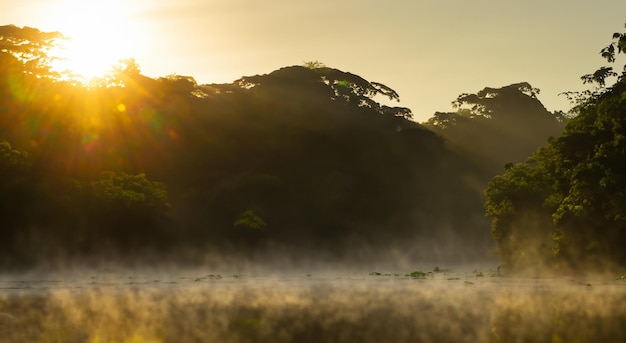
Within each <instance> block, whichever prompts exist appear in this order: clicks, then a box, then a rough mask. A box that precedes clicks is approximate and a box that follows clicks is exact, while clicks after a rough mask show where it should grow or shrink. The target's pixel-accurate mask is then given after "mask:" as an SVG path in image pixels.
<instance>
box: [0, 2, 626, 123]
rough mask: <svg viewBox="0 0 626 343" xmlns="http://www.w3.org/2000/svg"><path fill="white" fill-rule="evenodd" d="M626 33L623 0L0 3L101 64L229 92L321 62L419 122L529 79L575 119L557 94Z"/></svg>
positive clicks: (0, 13) (11, 15) (2, 13)
mask: <svg viewBox="0 0 626 343" xmlns="http://www.w3.org/2000/svg"><path fill="white" fill-rule="evenodd" d="M624 23H626V1H624V0H596V1H590V0H517V1H512V0H476V1H467V0H388V1H380V0H378V1H374V0H317V1H314V2H308V1H307V2H305V1H294V0H264V1H261V0H258V1H257V0H176V1H171V0H103V1H95V0H94V1H80V0H57V1H54V0H20V1H15V0H11V1H9V0H0V25H6V24H15V25H18V26H31V27H36V28H38V29H40V30H43V31H61V32H62V33H64V34H66V35H68V36H72V37H74V38H75V39H74V42H75V43H74V44H75V45H79V46H84V47H85V48H84V49H83V52H82V53H81V54H82V57H81V58H83V59H88V60H92V61H94V63H95V64H98V63H99V64H102V63H104V62H105V61H108V60H110V61H111V62H110V63H112V62H114V61H115V60H117V59H118V58H128V57H133V58H135V59H136V61H137V63H138V64H139V66H140V67H141V70H142V73H143V74H145V75H148V76H151V77H158V76H165V75H169V74H178V75H189V76H193V77H194V78H195V79H196V80H197V81H198V83H222V82H232V81H234V80H235V79H237V78H239V77H241V76H244V75H254V74H264V73H268V72H271V71H273V70H275V69H278V68H280V67H283V66H289V65H297V64H302V63H303V62H304V61H312V60H317V61H320V62H323V63H325V64H326V65H327V66H329V67H334V68H338V69H341V70H344V71H349V72H352V73H355V74H358V75H360V76H362V77H364V78H366V79H368V80H370V81H377V82H381V83H384V84H386V85H387V86H389V87H391V88H393V89H395V90H396V91H397V92H398V93H399V94H400V99H401V102H400V104H399V105H400V106H406V107H409V108H411V109H412V110H413V112H414V117H415V119H416V120H417V121H419V122H422V121H425V120H427V119H428V118H429V117H431V116H432V114H433V113H434V112H435V111H450V110H452V108H451V105H450V102H451V101H452V100H454V99H455V98H456V97H457V96H458V95H459V94H461V93H466V92H468V93H474V92H477V91H479V90H481V89H482V88H484V87H487V86H489V87H500V86H505V85H508V84H511V83H517V82H522V81H527V82H529V83H531V84H532V85H533V86H534V87H537V88H540V89H541V93H540V95H539V99H540V100H541V101H542V102H543V103H544V105H545V106H546V107H547V108H548V110H551V111H553V110H568V109H569V104H568V102H567V100H566V99H565V98H564V97H563V96H558V93H560V92H564V91H569V90H580V89H582V88H583V86H582V84H581V82H580V78H579V77H580V76H581V75H583V74H586V73H590V72H593V71H595V69H597V68H598V67H599V66H601V65H603V64H604V61H603V60H602V59H601V57H600V56H599V54H598V52H599V51H600V49H601V48H602V47H604V46H605V45H607V44H608V43H609V42H610V40H611V35H612V34H613V32H616V31H619V32H624V31H626V29H625V28H624ZM88 37H93V38H95V39H91V38H88ZM94 42H97V43H98V44H93V43H94ZM83 63H84V62H83ZM623 64H624V63H623V62H622V63H621V65H623ZM92 67H93V66H92Z"/></svg>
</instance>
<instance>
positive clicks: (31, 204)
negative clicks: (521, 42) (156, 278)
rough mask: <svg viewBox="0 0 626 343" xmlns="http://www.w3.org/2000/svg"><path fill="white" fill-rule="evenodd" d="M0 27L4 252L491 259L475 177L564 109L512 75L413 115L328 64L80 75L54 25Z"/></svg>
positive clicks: (534, 137)
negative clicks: (59, 60)
mask: <svg viewBox="0 0 626 343" xmlns="http://www.w3.org/2000/svg"><path fill="white" fill-rule="evenodd" d="M0 30H1V32H0V33H1V34H0V47H1V49H0V59H1V61H2V63H1V64H0V142H3V143H2V144H0V149H1V150H0V152H1V155H0V168H1V169H0V176H1V177H2V180H4V181H3V183H2V186H1V187H2V188H1V189H0V215H1V218H2V226H1V229H0V230H1V232H0V234H1V235H2V240H1V243H0V244H1V245H2V249H1V251H2V252H0V254H2V255H3V259H2V261H3V263H4V265H19V264H24V263H31V262H36V261H37V260H40V259H47V258H50V257H62V258H65V257H67V258H72V257H82V256H90V255H99V254H103V253H109V254H112V253H119V254H121V255H124V256H129V255H133V254H143V253H144V252H147V251H152V252H157V253H159V254H167V253H176V252H180V251H196V252H212V253H213V252H233V251H234V252H237V253H246V254H247V253H251V254H253V253H254V252H256V251H264V250H272V251H278V250H284V251H286V252H297V253H298V254H300V255H304V256H307V255H311V254H314V253H322V252H323V253H324V254H327V255H330V256H334V257H336V258H348V257H349V258H360V257H366V256H367V257H370V258H372V257H375V256H378V255H379V254H385V253H389V252H394V253H396V252H398V253H399V254H401V255H402V256H405V257H406V258H407V259H409V258H442V257H448V258H456V259H462V258H480V257H484V256H486V255H488V254H490V253H491V249H492V247H491V245H492V241H491V238H490V236H489V229H488V228H489V220H488V219H487V218H485V217H484V209H483V204H484V201H485V198H484V195H483V194H482V190H483V189H484V188H485V185H486V184H487V182H488V181H489V180H490V179H491V178H492V177H493V176H494V175H495V174H496V173H498V172H500V171H501V170H502V166H504V165H505V164H506V163H517V162H521V161H523V160H524V158H525V156H527V154H530V153H531V152H532V151H533V150H534V149H536V148H537V147H539V146H541V145H542V144H544V143H545V142H546V139H547V137H548V136H550V135H552V136H558V135H559V134H560V132H561V130H562V128H563V125H564V121H565V118H564V116H563V114H562V113H550V112H548V111H546V110H545V108H544V107H543V106H542V105H541V103H540V102H539V101H538V100H537V98H536V94H537V92H538V90H536V89H534V88H532V86H530V85H529V84H527V83H519V84H514V85H510V86H506V87H502V88H486V89H484V90H482V91H480V92H478V93H477V94H462V95H461V96H459V98H458V99H457V101H456V102H455V104H456V105H457V109H458V110H457V112H454V113H437V114H435V116H434V118H433V119H431V120H429V122H428V123H425V125H420V124H418V123H416V122H414V121H413V120H412V113H411V111H410V110H409V109H407V108H403V107H394V106H385V105H381V104H380V103H379V102H377V101H375V100H374V99H375V97H377V96H384V97H387V98H389V99H390V100H392V101H394V100H398V99H399V96H398V94H397V93H396V92H395V91H394V90H393V89H391V88H389V87H387V86H385V85H383V84H381V83H377V82H370V81H367V80H365V79H363V78H361V77H360V76H357V75H354V74H351V73H348V72H344V71H341V70H337V69H333V68H329V67H325V66H323V65H322V64H320V63H309V64H307V65H305V66H292V67H286V68H282V69H279V70H276V71H274V72H271V73H269V74H265V75H256V76H249V77H242V78H240V79H239V80H236V81H234V82H233V83H229V84H205V85H200V84H197V83H196V82H195V80H194V79H193V78H192V77H188V76H179V75H170V76H167V77H160V78H149V77H146V76H144V75H142V74H141V71H140V68H139V66H138V65H137V64H136V63H135V62H134V61H133V60H127V61H123V62H121V63H120V64H119V65H118V66H117V67H116V68H115V69H114V70H112V72H111V73H110V74H108V75H106V76H104V77H102V78H101V79H99V80H97V81H96V82H93V83H92V84H90V85H88V86H86V85H83V84H80V83H77V82H75V81H73V80H72V79H71V77H68V76H67V75H64V74H62V73H58V72H56V71H54V70H52V69H51V68H50V63H49V58H50V57H49V56H47V54H46V51H47V50H46V48H47V47H49V46H52V45H53V44H54V42H55V40H57V39H61V38H62V36H61V35H60V34H57V33H44V32H40V31H38V30H36V29H31V28H17V27H15V26H2V27H0ZM538 128H540V129H538ZM496 237H497V236H496ZM497 242H499V241H497ZM502 247H503V245H502V244H499V248H500V253H501V254H503V256H505V253H506V252H505V250H506V249H503V248H502Z"/></svg>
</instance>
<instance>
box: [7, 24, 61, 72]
mask: <svg viewBox="0 0 626 343" xmlns="http://www.w3.org/2000/svg"><path fill="white" fill-rule="evenodd" d="M61 39H65V37H64V36H63V35H62V34H61V33H60V32H42V31H39V30H38V29H36V28H32V27H27V26H25V27H22V28H20V27H17V26H15V25H4V26H0V61H3V62H5V63H6V62H9V61H15V62H19V63H20V64H21V66H22V68H23V71H24V73H27V74H32V75H37V76H40V77H56V76H58V72H56V71H53V70H52V69H51V67H50V63H51V61H52V58H53V57H52V56H51V55H50V54H49V51H50V49H51V48H52V47H53V46H54V45H55V44H56V42H57V41H58V40H61ZM5 63H3V64H5ZM2 68H6V66H3V67H2Z"/></svg>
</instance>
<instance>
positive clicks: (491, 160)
mask: <svg viewBox="0 0 626 343" xmlns="http://www.w3.org/2000/svg"><path fill="white" fill-rule="evenodd" d="M538 94H539V89H537V88H534V87H532V86H531V85H530V84H529V83H527V82H520V83H515V84H511V85H508V86H504V87H500V88H492V87H486V88H484V89H482V90H481V91H479V92H477V93H476V94H468V93H464V94H461V95H459V96H458V97H457V99H456V100H454V101H453V102H452V105H453V107H454V108H455V109H456V112H436V113H435V114H434V116H433V117H432V118H430V119H429V120H428V121H427V122H426V123H425V125H426V126H427V127H429V128H430V129H432V130H433V131H435V132H437V133H439V134H441V135H442V136H443V137H444V138H446V139H447V140H448V141H449V142H450V143H451V144H453V145H454V146H456V147H457V148H458V149H461V150H463V151H464V152H466V153H469V154H470V155H471V156H472V158H474V159H476V160H477V161H480V162H481V163H482V164H483V165H484V166H485V167H486V168H488V170H490V171H492V172H493V174H494V175H495V174H496V173H498V172H500V171H501V170H502V166H504V165H505V164H506V163H517V162H521V161H524V160H525V159H526V158H527V157H528V156H529V155H530V154H531V153H532V152H533V151H534V150H536V149H537V148H538V147H539V146H541V145H544V144H545V143H546V140H547V138H548V137H550V136H556V135H558V134H560V133H561V132H562V129H563V125H564V120H565V118H564V116H563V114H562V113H561V112H555V113H550V112H549V111H548V110H546V108H545V107H544V106H543V104H542V103H541V102H540V101H539V99H537V95H538Z"/></svg>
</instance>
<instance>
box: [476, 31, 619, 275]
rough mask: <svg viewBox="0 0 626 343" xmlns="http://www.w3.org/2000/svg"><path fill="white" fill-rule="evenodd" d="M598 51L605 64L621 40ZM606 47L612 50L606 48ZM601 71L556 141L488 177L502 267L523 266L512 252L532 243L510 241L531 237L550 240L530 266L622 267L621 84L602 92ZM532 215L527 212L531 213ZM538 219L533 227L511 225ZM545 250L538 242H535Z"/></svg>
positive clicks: (489, 206)
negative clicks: (531, 234)
mask: <svg viewBox="0 0 626 343" xmlns="http://www.w3.org/2000/svg"><path fill="white" fill-rule="evenodd" d="M613 38H614V39H615V40H616V41H617V42H615V43H612V45H610V46H609V47H608V48H605V49H603V50H602V52H601V53H602V56H603V57H605V58H606V59H607V60H608V61H609V62H613V61H615V54H616V53H624V52H626V51H625V50H624V40H625V38H624V34H617V33H616V34H614V35H613ZM611 47H612V48H611ZM607 71H610V69H609V68H608V67H602V68H600V69H599V72H596V73H595V76H594V74H590V75H585V76H583V81H585V82H588V81H589V80H591V81H593V82H595V83H597V85H598V86H597V87H596V88H595V89H594V90H592V91H588V92H584V93H581V94H578V98H577V105H576V106H575V107H574V109H573V110H574V111H575V113H576V114H577V115H576V116H575V117H574V118H572V119H570V120H569V122H568V123H567V125H566V127H565V130H564V132H563V134H561V135H560V136H559V137H556V138H554V139H551V140H550V142H549V145H548V146H547V147H545V148H541V149H539V150H538V151H536V152H535V153H534V154H533V156H532V157H531V158H530V159H529V160H528V161H527V162H525V163H521V164H518V165H515V166H513V167H510V168H509V169H507V170H506V171H505V173H504V174H503V175H501V176H496V177H495V178H494V179H493V180H492V181H491V182H490V183H489V186H488V188H487V189H486V195H487V202H486V209H487V215H488V216H490V217H491V218H492V234H493V237H494V239H495V240H496V242H497V244H498V246H499V249H500V254H501V256H502V258H503V260H504V261H505V262H506V263H509V264H511V265H514V266H516V267H528V266H529V265H530V263H531V261H530V260H521V259H519V258H518V257H517V256H516V252H518V251H523V250H528V249H531V250H533V249H536V248H537V246H538V245H537V244H538V241H524V240H519V239H516V237H518V236H519V235H523V234H528V232H529V231H533V232H534V233H535V236H536V235H540V236H542V237H544V238H545V237H546V235H548V236H549V237H550V240H549V241H548V242H547V244H548V245H549V246H550V247H551V254H545V250H544V251H543V253H542V254H537V255H536V256H535V257H534V259H535V262H536V261H539V262H541V263H545V262H546V261H549V260H551V261H552V262H553V266H554V265H561V266H562V265H569V266H572V267H574V266H576V267H578V268H582V266H589V264H585V263H593V266H594V267H595V268H597V267H598V266H603V265H611V264H618V265H623V264H625V263H626V252H625V251H624V248H623V247H624V246H625V245H626V192H624V189H626V176H625V175H626V162H625V161H626V118H625V116H624V113H626V79H625V78H624V75H623V74H622V75H621V76H619V77H617V78H616V81H615V83H614V84H613V85H611V86H607V85H606V83H605V76H606V75H607ZM531 211H534V212H531ZM530 213H541V215H542V218H543V219H545V218H550V220H549V221H547V220H543V221H541V223H538V224H537V225H534V226H520V225H516V224H519V223H521V222H523V221H524V218H527V217H528V216H529V214H530ZM541 244H546V240H545V239H543V240H541Z"/></svg>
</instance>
